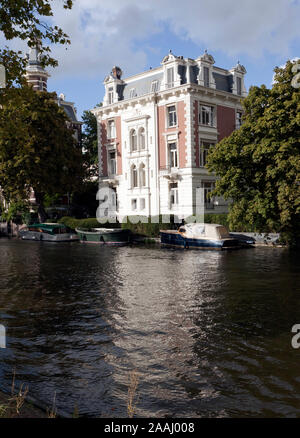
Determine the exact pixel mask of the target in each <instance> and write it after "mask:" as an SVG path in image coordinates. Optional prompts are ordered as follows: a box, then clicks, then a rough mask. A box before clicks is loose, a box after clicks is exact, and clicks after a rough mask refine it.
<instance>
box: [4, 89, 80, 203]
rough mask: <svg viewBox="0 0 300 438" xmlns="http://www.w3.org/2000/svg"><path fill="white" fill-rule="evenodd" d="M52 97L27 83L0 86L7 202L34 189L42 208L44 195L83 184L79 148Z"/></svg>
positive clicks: (17, 198)
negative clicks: (0, 87) (13, 86)
mask: <svg viewBox="0 0 300 438" xmlns="http://www.w3.org/2000/svg"><path fill="white" fill-rule="evenodd" d="M54 98H55V94H53V93H45V92H36V91H33V90H32V88H31V87H26V86H25V87H23V88H14V89H6V90H4V91H2V96H1V106H2V109H1V111H0V186H1V188H2V191H3V194H4V197H5V199H6V200H7V201H17V200H20V199H27V198H28V194H29V191H30V189H31V188H33V190H34V192H35V196H36V199H37V203H38V204H39V205H40V207H41V209H42V208H43V199H44V196H45V194H48V195H52V194H56V193H60V194H64V193H67V192H71V191H72V190H73V189H76V188H77V187H79V186H80V184H81V181H82V178H83V166H82V152H81V148H80V146H78V144H77V142H76V140H75V139H74V136H73V131H72V130H71V129H70V128H69V127H68V126H69V124H68V119H67V117H66V114H65V112H64V111H63V110H62V109H61V108H60V107H59V106H58V105H57V104H56V102H55V101H54Z"/></svg>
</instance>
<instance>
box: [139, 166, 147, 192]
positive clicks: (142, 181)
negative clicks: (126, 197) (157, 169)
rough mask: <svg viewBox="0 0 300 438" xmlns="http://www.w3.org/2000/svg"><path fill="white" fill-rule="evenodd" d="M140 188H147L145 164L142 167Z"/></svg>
mask: <svg viewBox="0 0 300 438" xmlns="http://www.w3.org/2000/svg"><path fill="white" fill-rule="evenodd" d="M140 187H146V170H145V164H144V163H142V164H141V165H140Z"/></svg>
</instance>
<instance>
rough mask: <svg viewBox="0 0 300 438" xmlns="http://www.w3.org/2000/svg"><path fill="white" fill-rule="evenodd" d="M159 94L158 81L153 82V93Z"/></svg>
mask: <svg viewBox="0 0 300 438" xmlns="http://www.w3.org/2000/svg"><path fill="white" fill-rule="evenodd" d="M157 92H158V81H152V83H151V93H157Z"/></svg>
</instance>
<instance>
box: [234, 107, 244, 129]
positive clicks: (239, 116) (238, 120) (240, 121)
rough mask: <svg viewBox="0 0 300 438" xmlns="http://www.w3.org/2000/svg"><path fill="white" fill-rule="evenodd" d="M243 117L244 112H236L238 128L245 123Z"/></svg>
mask: <svg viewBox="0 0 300 438" xmlns="http://www.w3.org/2000/svg"><path fill="white" fill-rule="evenodd" d="M242 117H243V112H242V111H239V110H237V111H236V114H235V126H236V129H239V128H240V127H241V126H242V124H243V120H242Z"/></svg>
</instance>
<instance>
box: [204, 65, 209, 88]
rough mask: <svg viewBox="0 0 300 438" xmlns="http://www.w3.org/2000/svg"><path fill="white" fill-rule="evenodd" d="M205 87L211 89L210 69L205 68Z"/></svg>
mask: <svg viewBox="0 0 300 438" xmlns="http://www.w3.org/2000/svg"><path fill="white" fill-rule="evenodd" d="M203 73H204V87H207V88H208V87H209V68H208V67H204V72H203Z"/></svg>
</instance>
